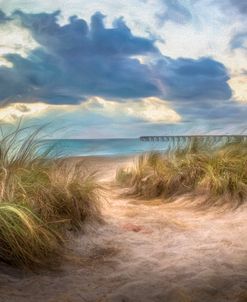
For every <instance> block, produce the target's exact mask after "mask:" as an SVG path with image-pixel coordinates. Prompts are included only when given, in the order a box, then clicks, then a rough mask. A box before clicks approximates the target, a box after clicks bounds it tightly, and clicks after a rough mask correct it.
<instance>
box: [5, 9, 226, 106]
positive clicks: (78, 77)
mask: <svg viewBox="0 0 247 302" xmlns="http://www.w3.org/2000/svg"><path fill="white" fill-rule="evenodd" d="M58 16H59V12H55V13H51V14H48V13H41V14H26V13H23V12H21V11H17V12H15V13H14V14H13V15H12V16H11V17H12V18H14V19H18V20H19V21H20V22H21V24H22V26H23V27H25V28H28V29H29V30H30V32H31V34H32V36H33V38H34V39H35V40H36V41H37V42H38V43H39V44H40V47H39V48H36V49H35V50H33V51H32V52H31V53H30V54H29V56H28V57H27V58H23V57H21V56H20V55H17V54H15V55H14V54H11V55H10V54H9V55H7V56H6V59H7V60H8V61H9V62H11V63H12V65H13V67H11V68H7V67H3V66H2V67H0V100H2V101H3V100H6V99H8V100H12V101H15V100H16V101H26V102H28V101H30V100H32V101H33V100H42V101H46V102H49V103H55V104H57V103H71V104H74V103H78V102H80V101H82V100H83V99H84V98H85V99H86V98H87V97H88V96H92V95H98V96H102V97H107V98H114V99H117V100H123V99H125V98H142V97H149V96H159V97H163V98H167V99H170V100H190V101H191V102H192V103H193V102H195V101H196V102H204V101H205V100H209V101H212V102H214V101H215V100H225V99H228V98H230V97H231V90H230V88H229V86H228V84H227V80H228V75H227V71H226V69H225V67H224V66H223V65H222V64H221V63H219V62H217V61H215V60H213V59H211V58H202V59H199V60H192V59H182V58H179V59H177V60H173V59H171V58H168V57H164V56H162V55H161V54H160V53H159V51H158V49H157V48H156V47H155V45H154V41H153V40H151V39H147V38H140V37H136V36H134V35H133V34H132V33H131V31H130V29H129V28H128V27H127V26H126V24H125V23H124V21H123V19H121V18H120V19H117V20H116V21H115V22H114V24H113V28H106V27H105V25H104V22H103V21H104V16H103V15H102V14H101V13H96V14H95V15H93V16H92V18H91V24H90V25H89V24H87V22H86V21H85V20H83V19H79V18H77V17H76V16H73V17H71V18H70V20H69V23H68V24H66V25H63V26H61V25H59V24H58V23H57V18H58ZM137 55H142V56H148V55H151V56H152V57H156V58H157V57H159V58H160V59H159V60H158V61H157V59H156V62H155V63H145V64H144V63H143V64H141V63H140V62H139V60H137V59H136V58H134V56H137Z"/></svg>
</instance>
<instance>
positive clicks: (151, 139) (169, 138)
mask: <svg viewBox="0 0 247 302" xmlns="http://www.w3.org/2000/svg"><path fill="white" fill-rule="evenodd" d="M193 138H195V139H196V138H198V139H201V140H204V139H205V140H206V139H213V140H215V141H221V140H226V141H232V140H237V139H240V140H247V134H198V135H161V136H140V140H141V141H143V142H167V141H187V140H191V139H193Z"/></svg>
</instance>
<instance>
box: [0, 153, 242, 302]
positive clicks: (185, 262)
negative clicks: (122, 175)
mask: <svg viewBox="0 0 247 302" xmlns="http://www.w3.org/2000/svg"><path fill="white" fill-rule="evenodd" d="M130 161H131V159H130V158H120V159H118V158H108V159H104V158H89V159H87V160H86V161H85V164H86V165H87V166H88V167H89V168H91V169H98V170H99V177H100V179H101V181H102V182H103V183H104V184H106V185H107V186H108V193H107V195H108V196H107V197H108V198H107V200H105V202H104V207H103V214H104V218H105V221H106V223H105V225H103V226H102V227H100V228H97V229H93V230H92V229H89V230H85V233H84V234H82V235H80V236H78V238H76V240H75V242H73V244H72V245H71V257H70V259H68V260H67V261H66V262H65V263H64V264H63V266H62V268H61V270H60V271H54V272H40V273H39V274H32V273H25V274H24V273H22V272H20V271H16V270H14V269H10V268H9V267H7V266H3V265H2V266H1V268H0V301H6V302H7V301H8V302H17V301H18V302H28V301H30V302H31V301H32V302H33V301H35V302H41V301H42V302H43V301H47V302H60V301H61V302H65V301H66V302H77V301H87V302H115V301H116V302H128V301H131V302H146V301H150V302H151V301H154V302H156V301H160V302H161V301H162V302H165V301H168V302H169V301H171V302H180V301H181V302H182V301H184V302H187V301H188V302H189V301H196V302H204V301H205V302H211V301H216V302H223V301H231V302H232V301H236V302H244V301H247V223H246V216H247V207H241V208H239V209H238V210H236V211H234V212H233V211H231V212H229V211H228V212H222V213H216V212H215V211H213V210H211V211H207V212H199V211H196V210H193V209H189V208H186V207H185V206H180V203H179V202H176V203H174V204H170V205H165V204H162V203H161V202H159V201H152V202H151V203H147V202H145V201H143V200H133V199H131V198H126V197H125V196H124V194H123V193H124V190H123V189H120V188H118V187H117V186H116V185H114V183H113V182H112V181H113V179H114V175H115V171H116V168H117V167H118V166H119V165H122V164H126V165H127V164H129V163H130Z"/></svg>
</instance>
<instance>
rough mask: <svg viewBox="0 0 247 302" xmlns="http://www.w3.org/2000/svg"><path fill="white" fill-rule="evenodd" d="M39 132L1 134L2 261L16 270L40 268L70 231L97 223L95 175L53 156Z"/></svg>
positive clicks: (98, 192) (98, 188)
mask: <svg viewBox="0 0 247 302" xmlns="http://www.w3.org/2000/svg"><path fill="white" fill-rule="evenodd" d="M40 131H41V129H32V128H21V127H20V125H19V126H18V127H17V128H16V129H14V130H13V131H8V132H7V133H6V132H4V131H3V129H2V131H1V138H0V245H1V247H0V260H1V261H4V262H7V263H9V264H13V265H18V266H22V265H23V266H30V265H33V264H34V265H35V264H37V266H42V263H43V264H45V263H47V261H50V260H51V258H52V257H53V255H54V256H55V255H56V253H57V252H58V251H59V250H60V251H61V249H59V247H60V246H61V245H62V244H63V241H64V240H62V239H61V238H65V237H66V235H67V234H68V232H67V231H68V230H72V231H78V230H80V229H81V228H82V226H83V225H84V224H85V223H94V222H98V221H101V215H100V196H101V192H102V187H101V186H100V185H99V184H98V182H97V180H96V176H95V174H94V173H91V172H88V171H87V170H86V169H85V168H84V165H83V162H81V161H75V160H74V161H73V160H69V159H61V158H54V157H53V156H52V148H50V147H44V146H43V145H42V143H41V140H40ZM58 234H59V235H58ZM51 262H52V261H51Z"/></svg>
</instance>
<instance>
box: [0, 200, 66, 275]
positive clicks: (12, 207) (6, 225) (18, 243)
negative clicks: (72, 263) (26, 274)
mask: <svg viewBox="0 0 247 302" xmlns="http://www.w3.org/2000/svg"><path fill="white" fill-rule="evenodd" d="M62 245H63V239H62V237H61V236H60V235H59V234H58V233H57V232H55V231H54V230H52V228H50V227H49V226H48V225H47V224H46V223H44V222H43V221H42V220H41V219H40V218H38V217H37V216H36V215H35V214H34V213H33V212H32V211H31V210H29V209H28V208H25V207H22V206H18V205H16V204H11V203H8V204H5V203H1V204H0V260H1V261H3V262H5V263H8V264H11V265H15V266H19V267H24V268H26V267H29V268H31V269H36V268H38V267H44V266H47V267H48V266H49V265H51V264H52V265H53V266H54V263H56V262H57V260H58V259H59V257H60V252H61V248H62Z"/></svg>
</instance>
